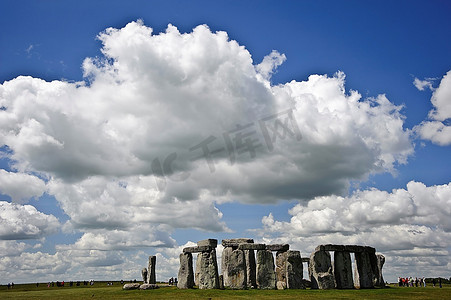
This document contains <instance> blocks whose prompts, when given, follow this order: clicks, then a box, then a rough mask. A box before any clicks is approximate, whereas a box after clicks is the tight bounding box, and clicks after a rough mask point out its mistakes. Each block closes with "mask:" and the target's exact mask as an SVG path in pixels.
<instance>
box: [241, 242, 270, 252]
mask: <svg viewBox="0 0 451 300" xmlns="http://www.w3.org/2000/svg"><path fill="white" fill-rule="evenodd" d="M238 249H239V250H265V249H266V245H265V244H252V243H244V244H239V245H238Z"/></svg>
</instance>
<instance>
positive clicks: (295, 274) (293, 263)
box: [286, 250, 304, 289]
mask: <svg viewBox="0 0 451 300" xmlns="http://www.w3.org/2000/svg"><path fill="white" fill-rule="evenodd" d="M286 253H287V261H286V278H287V288H288V289H303V288H304V284H303V282H302V277H303V275H304V268H303V266H302V258H301V253H300V252H299V251H292V250H288V251H287V252H286Z"/></svg>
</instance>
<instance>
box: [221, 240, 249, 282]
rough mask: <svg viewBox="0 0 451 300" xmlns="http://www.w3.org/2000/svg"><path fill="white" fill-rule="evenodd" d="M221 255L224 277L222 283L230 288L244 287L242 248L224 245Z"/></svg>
mask: <svg viewBox="0 0 451 300" xmlns="http://www.w3.org/2000/svg"><path fill="white" fill-rule="evenodd" d="M222 255H223V256H222V262H223V264H222V268H223V269H222V273H223V275H224V278H226V281H225V282H224V285H225V286H226V287H229V288H231V289H240V290H241V289H246V288H247V274H246V259H245V255H244V250H239V249H235V250H233V249H232V248H231V247H226V248H224V251H223V253H222Z"/></svg>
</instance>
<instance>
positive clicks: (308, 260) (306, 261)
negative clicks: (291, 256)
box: [302, 257, 310, 264]
mask: <svg viewBox="0 0 451 300" xmlns="http://www.w3.org/2000/svg"><path fill="white" fill-rule="evenodd" d="M302 262H303V263H308V264H309V263H310V258H309V257H303V258H302Z"/></svg>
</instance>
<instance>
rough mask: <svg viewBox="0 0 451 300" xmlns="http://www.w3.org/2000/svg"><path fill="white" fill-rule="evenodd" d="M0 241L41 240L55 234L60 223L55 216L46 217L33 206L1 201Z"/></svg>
mask: <svg viewBox="0 0 451 300" xmlns="http://www.w3.org/2000/svg"><path fill="white" fill-rule="evenodd" d="M0 225H1V226H0V239H2V240H23V239H39V238H41V237H45V236H46V235H49V234H52V233H55V232H56V231H57V230H58V229H59V228H60V223H59V222H58V220H57V219H56V218H55V216H53V215H46V214H44V213H41V212H39V211H37V210H36V208H35V207H34V206H31V205H20V204H15V203H9V202H6V201H0Z"/></svg>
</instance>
